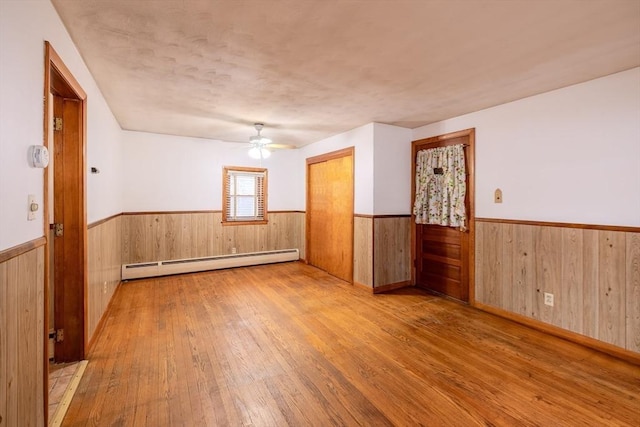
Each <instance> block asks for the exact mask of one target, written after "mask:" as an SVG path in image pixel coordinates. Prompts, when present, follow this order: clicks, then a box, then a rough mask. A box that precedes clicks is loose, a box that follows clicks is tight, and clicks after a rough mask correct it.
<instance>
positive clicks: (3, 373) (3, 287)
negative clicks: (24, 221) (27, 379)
mask: <svg viewBox="0 0 640 427" xmlns="http://www.w3.org/2000/svg"><path fill="white" fill-rule="evenodd" d="M8 264H9V263H8V262H0V425H3V426H5V425H9V423H8V417H7V404H8V397H7V386H8V384H9V380H8V378H7V357H8V354H7V347H8V345H9V343H8V341H7V334H8V332H9V317H8V309H9V307H8V301H7V298H8V287H9V277H8V276H7V274H8V272H7V269H8Z"/></svg>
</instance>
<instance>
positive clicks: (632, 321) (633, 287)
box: [625, 233, 640, 352]
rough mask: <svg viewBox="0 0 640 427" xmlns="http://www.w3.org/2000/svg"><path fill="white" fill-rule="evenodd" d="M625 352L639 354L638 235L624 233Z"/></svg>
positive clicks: (639, 283)
mask: <svg viewBox="0 0 640 427" xmlns="http://www.w3.org/2000/svg"><path fill="white" fill-rule="evenodd" d="M625 237H626V265H627V272H626V279H627V280H626V301H627V319H626V320H627V324H626V329H627V336H626V345H627V347H626V348H627V350H631V351H637V352H640V234H638V233H626V236H625Z"/></svg>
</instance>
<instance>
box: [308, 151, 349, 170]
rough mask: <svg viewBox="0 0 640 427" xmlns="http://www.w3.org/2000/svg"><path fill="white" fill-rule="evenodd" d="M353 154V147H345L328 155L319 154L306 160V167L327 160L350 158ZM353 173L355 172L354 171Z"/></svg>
mask: <svg viewBox="0 0 640 427" xmlns="http://www.w3.org/2000/svg"><path fill="white" fill-rule="evenodd" d="M354 153H355V147H347V148H343V149H342V150H336V151H331V152H329V153H324V154H320V155H318V156H314V157H309V158H307V166H308V165H311V164H314V163H322V162H326V161H328V160H333V159H339V158H341V157H347V156H351V157H353V155H354ZM354 172H355V171H354Z"/></svg>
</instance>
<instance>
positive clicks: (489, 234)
mask: <svg viewBox="0 0 640 427" xmlns="http://www.w3.org/2000/svg"><path fill="white" fill-rule="evenodd" d="M483 228H484V230H483V236H482V240H483V246H482V249H481V251H482V252H481V253H482V262H483V263H484V268H483V270H482V273H483V276H482V282H483V285H482V290H483V294H482V295H476V299H477V300H478V301H481V302H483V303H485V304H488V305H492V306H494V307H501V306H502V295H501V294H500V291H501V290H502V247H501V244H502V226H501V225H499V224H487V225H486V227H483Z"/></svg>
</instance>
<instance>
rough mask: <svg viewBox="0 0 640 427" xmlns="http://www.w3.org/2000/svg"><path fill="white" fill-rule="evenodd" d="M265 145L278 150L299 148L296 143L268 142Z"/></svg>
mask: <svg viewBox="0 0 640 427" xmlns="http://www.w3.org/2000/svg"><path fill="white" fill-rule="evenodd" d="M265 147H266V148H274V149H276V150H292V149H294V148H298V147H296V146H295V145H291V144H268V145H266V146H265Z"/></svg>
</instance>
